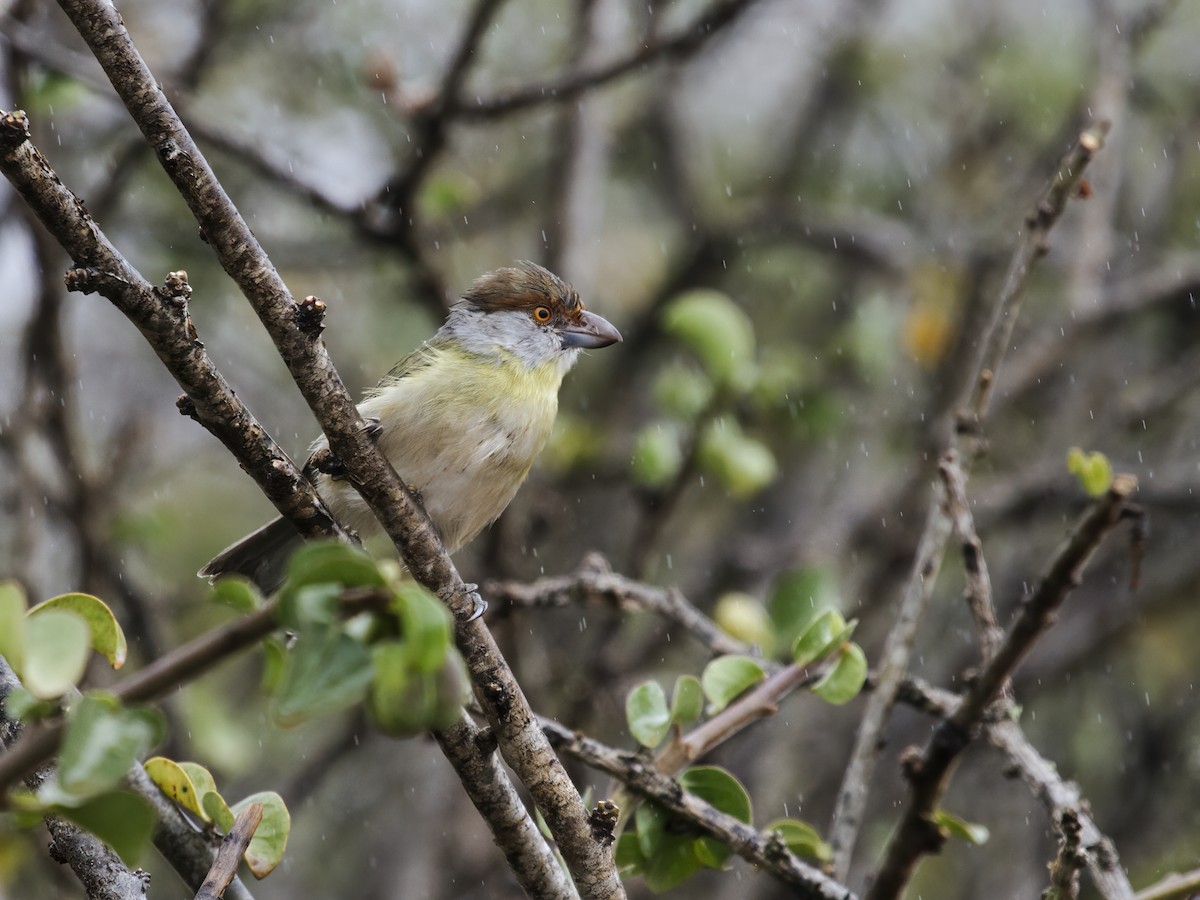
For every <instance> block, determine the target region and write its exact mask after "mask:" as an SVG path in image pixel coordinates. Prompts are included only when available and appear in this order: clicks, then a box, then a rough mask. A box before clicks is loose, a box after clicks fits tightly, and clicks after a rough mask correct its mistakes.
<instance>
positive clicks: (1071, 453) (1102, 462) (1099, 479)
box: [1067, 447, 1113, 497]
mask: <svg viewBox="0 0 1200 900" xmlns="http://www.w3.org/2000/svg"><path fill="white" fill-rule="evenodd" d="M1067 471H1068V472H1070V473H1071V474H1072V475H1074V476H1075V477H1076V478H1078V479H1079V483H1080V484H1081V485H1082V486H1083V489H1084V491H1086V492H1087V495H1088V496H1089V497H1103V496H1104V494H1105V493H1106V492H1107V491H1108V488H1109V486H1110V485H1111V484H1112V477H1113V472H1112V464H1111V463H1110V462H1109V461H1108V457H1107V456H1105V455H1104V454H1103V453H1100V452H1099V451H1093V452H1091V453H1084V452H1083V451H1082V450H1080V449H1079V448H1078V447H1072V448H1071V449H1070V450H1068V451H1067Z"/></svg>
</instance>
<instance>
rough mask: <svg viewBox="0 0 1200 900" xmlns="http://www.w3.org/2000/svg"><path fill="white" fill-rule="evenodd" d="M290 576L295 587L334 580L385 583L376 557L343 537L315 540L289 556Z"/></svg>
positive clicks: (356, 584)
mask: <svg viewBox="0 0 1200 900" xmlns="http://www.w3.org/2000/svg"><path fill="white" fill-rule="evenodd" d="M287 580H288V581H289V582H290V583H291V585H292V586H293V587H299V586H303V585H306V584H322V583H326V582H333V583H335V584H341V585H344V586H346V587H383V586H384V585H385V583H386V582H385V581H384V578H383V575H382V573H380V571H379V567H378V566H377V565H376V564H375V561H374V560H373V559H371V557H370V556H368V555H367V553H366V551H365V550H363V549H362V548H361V547H355V546H354V545H352V544H344V543H342V542H341V541H313V542H310V543H307V544H305V545H304V546H303V547H301V548H300V549H299V550H297V551H296V552H295V553H294V554H292V557H291V559H289V560H288V566H287Z"/></svg>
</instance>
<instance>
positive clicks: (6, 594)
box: [0, 581, 29, 675]
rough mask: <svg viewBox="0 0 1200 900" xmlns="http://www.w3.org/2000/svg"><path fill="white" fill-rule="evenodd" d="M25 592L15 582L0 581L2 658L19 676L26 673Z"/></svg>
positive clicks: (0, 644) (0, 646)
mask: <svg viewBox="0 0 1200 900" xmlns="http://www.w3.org/2000/svg"><path fill="white" fill-rule="evenodd" d="M28 605H29V604H28V602H27V601H26V598H25V590H24V589H23V588H22V587H21V585H20V584H18V583H17V582H15V581H0V656H3V657H4V658H5V659H6V660H8V664H9V665H10V666H11V667H12V670H13V671H14V672H16V673H17V675H22V674H23V673H24V671H25V640H26V637H25V609H26V607H27V606H28Z"/></svg>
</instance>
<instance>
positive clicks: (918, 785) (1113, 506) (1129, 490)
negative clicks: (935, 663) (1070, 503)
mask: <svg viewBox="0 0 1200 900" xmlns="http://www.w3.org/2000/svg"><path fill="white" fill-rule="evenodd" d="M1136 490H1137V480H1136V479H1135V478H1134V477H1133V476H1131V475H1117V476H1116V477H1115V478H1114V479H1113V484H1112V487H1111V488H1110V489H1109V491H1108V493H1107V494H1106V495H1105V496H1104V497H1103V498H1101V499H1100V500H1098V501H1097V502H1096V504H1095V505H1094V506H1093V507H1092V508H1091V509H1090V510H1088V512H1087V513H1086V514H1085V515H1084V517H1083V519H1082V520H1081V521H1080V522H1079V524H1078V525H1077V526H1076V528H1075V529H1074V531H1073V532H1072V534H1071V536H1070V538H1068V540H1067V541H1066V543H1065V544H1064V545H1063V547H1062V548H1060V550H1059V551H1058V553H1057V554H1056V555H1055V557H1054V559H1053V560H1052V561H1051V563H1050V566H1049V568H1048V569H1047V570H1046V573H1045V574H1044V575H1043V576H1042V579H1041V581H1040V583H1039V584H1038V586H1037V589H1036V590H1035V591H1034V592H1033V594H1032V595H1031V596H1030V597H1028V598H1027V599H1026V600H1025V602H1024V603H1023V605H1022V607H1021V612H1020V614H1019V615H1018V616H1017V620H1016V622H1015V623H1014V624H1013V627H1012V629H1011V630H1010V631H1009V632H1008V635H1007V636H1006V638H1005V640H1004V643H1003V644H1001V645H1000V647H999V648H998V649H997V651H996V654H995V655H994V656H993V658H992V659H991V661H990V662H989V663H988V664H987V666H985V667H984V669H983V671H982V672H981V673H980V674H979V676H978V677H977V678H976V679H975V680H974V681H973V682H972V683H971V686H970V688H969V689H968V690H967V693H966V695H965V696H964V697H963V699H962V700H961V702H960V703H959V704H958V706H957V708H956V709H955V710H954V712H953V713H952V714H951V715H950V716H949V717H948V718H945V719H943V720H942V721H941V722H940V723H939V724H938V726H937V728H936V729H935V730H934V733H933V736H932V738H931V739H930V741H929V743H928V744H927V745H926V747H925V749H924V751H915V750H914V751H910V752H908V753H906V754H905V757H906V758H905V775H906V776H907V778H908V780H909V782H910V784H911V786H912V797H911V800H910V802H909V803H907V804H905V807H904V814H903V816H902V817H901V820H900V824H899V825H898V826H897V828H896V831H895V833H894V835H893V837H892V840H891V841H890V843H889V844H888V848H887V851H886V853H885V856H884V860H883V863H882V865H881V866H880V868H879V870H878V871H877V872H876V874H875V877H874V878H873V879H872V881H871V886H870V888H869V890H868V891H867V894H866V898H867V900H895V898H899V897H900V896H901V895H902V894H903V893H904V889H905V887H906V886H907V885H908V882H909V880H910V879H911V878H912V874H913V872H914V871H915V869H916V864H917V861H918V860H919V859H920V858H921V857H922V856H923V855H925V854H926V853H932V852H936V851H937V850H938V849H940V848H941V845H942V843H943V842H944V841H945V836H944V835H943V834H942V832H941V831H940V829H939V828H938V826H937V824H936V823H935V822H934V818H933V816H934V813H935V812H936V811H937V808H938V804H939V802H940V800H941V797H942V794H943V793H944V791H945V789H946V786H947V785H948V784H949V781H950V777H951V775H952V774H953V771H954V767H955V764H956V762H957V760H958V758H959V755H960V754H961V753H962V751H963V750H964V749H966V747H967V745H968V744H969V743H970V742H971V739H972V738H973V736H974V735H975V734H976V733H977V732H978V730H979V727H980V725H981V723H982V722H983V720H984V716H985V714H986V713H987V711H988V708H989V707H990V706H991V705H992V704H993V703H994V702H995V700H996V698H997V697H999V695H1000V691H1001V689H1002V687H1003V685H1004V684H1005V683H1006V682H1007V681H1008V679H1009V678H1010V677H1011V676H1012V673H1013V672H1014V671H1015V670H1016V668H1017V666H1018V665H1019V664H1020V662H1021V660H1022V659H1023V658H1024V657H1025V655H1026V654H1027V653H1028V652H1029V650H1030V648H1032V646H1033V644H1034V642H1035V641H1036V640H1037V638H1038V637H1039V636H1040V635H1041V634H1042V633H1043V632H1044V631H1045V630H1046V629H1047V628H1048V627H1049V625H1050V623H1051V621H1052V619H1053V616H1054V614H1055V612H1056V611H1057V610H1058V608H1059V607H1060V606H1061V605H1062V602H1063V601H1064V600H1065V599H1066V596H1067V594H1068V593H1070V591H1071V590H1072V589H1073V588H1074V587H1075V586H1076V585H1077V584H1079V581H1080V578H1081V576H1082V573H1083V569H1084V566H1086V564H1087V562H1088V560H1089V559H1090V558H1091V556H1092V554H1093V553H1094V552H1095V551H1096V549H1097V548H1098V547H1099V545H1100V542H1101V541H1102V540H1103V539H1104V537H1105V536H1106V535H1107V534H1108V533H1109V532H1110V531H1112V530H1113V529H1114V528H1115V527H1116V526H1117V524H1118V523H1119V522H1121V521H1122V520H1123V519H1125V518H1128V517H1130V516H1131V515H1138V514H1139V513H1137V512H1136V510H1135V509H1134V508H1133V507H1132V506H1131V503H1130V498H1131V496H1132V495H1133V493H1134V492H1135V491H1136Z"/></svg>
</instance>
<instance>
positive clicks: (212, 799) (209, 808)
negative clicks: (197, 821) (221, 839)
mask: <svg viewBox="0 0 1200 900" xmlns="http://www.w3.org/2000/svg"><path fill="white" fill-rule="evenodd" d="M200 805H201V806H203V807H204V815H205V817H206V818H207V820H208V821H210V822H212V823H213V824H214V825H216V826H217V828H218V829H219V830H220V832H221V833H222V834H229V832H230V831H231V830H232V829H233V811H232V810H230V808H229V804H227V803H226V802H225V798H224V797H222V796H221V795H220V794H218V793H217V792H216V791H209V792H208V793H207V794H205V795H204V799H203V801H202V802H201V804H200Z"/></svg>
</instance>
